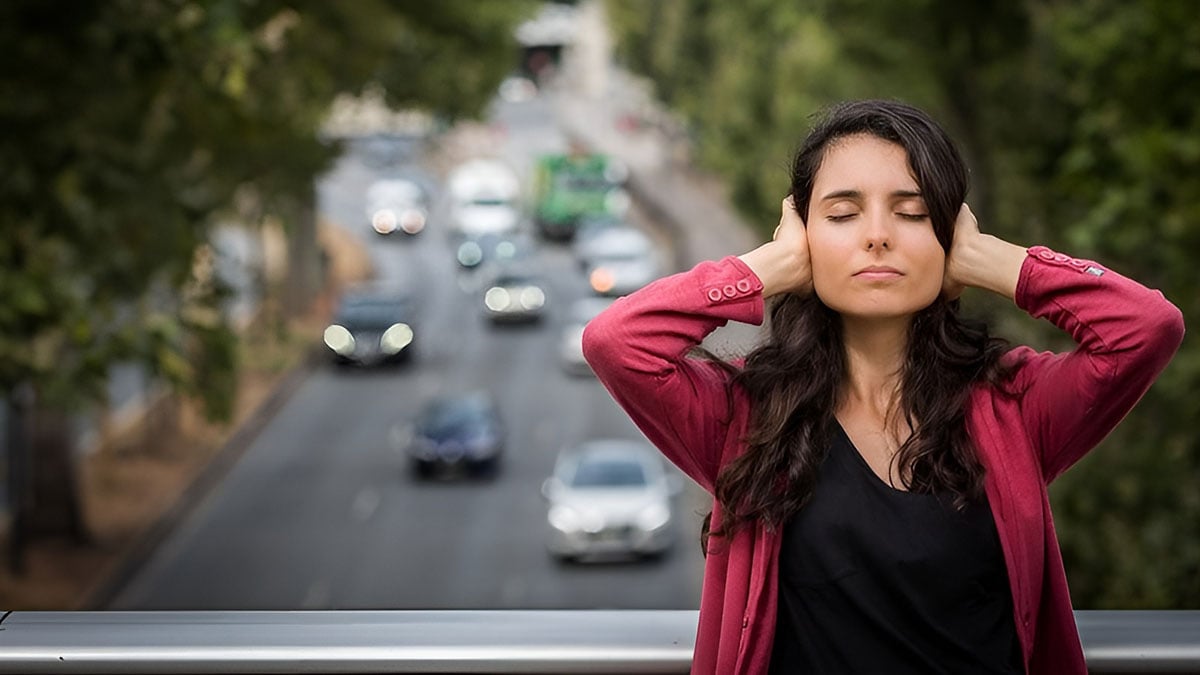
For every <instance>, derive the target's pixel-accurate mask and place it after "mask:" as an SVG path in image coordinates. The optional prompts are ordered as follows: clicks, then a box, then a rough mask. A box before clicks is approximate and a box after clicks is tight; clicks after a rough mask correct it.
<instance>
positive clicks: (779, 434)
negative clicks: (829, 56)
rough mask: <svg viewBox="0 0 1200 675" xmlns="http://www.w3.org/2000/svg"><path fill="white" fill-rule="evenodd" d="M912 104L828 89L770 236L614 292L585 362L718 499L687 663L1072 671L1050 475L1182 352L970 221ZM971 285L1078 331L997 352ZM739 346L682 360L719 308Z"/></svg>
mask: <svg viewBox="0 0 1200 675" xmlns="http://www.w3.org/2000/svg"><path fill="white" fill-rule="evenodd" d="M966 192H967V170H966V168H965V166H964V163H963V161H962V159H961V157H960V156H959V154H958V152H957V150H956V149H955V148H954V145H953V142H952V141H951V140H950V139H949V138H948V136H947V135H946V134H945V132H944V131H943V130H942V129H941V128H940V127H938V125H937V124H936V123H935V122H933V121H932V120H931V119H930V118H929V117H928V116H927V115H925V114H924V113H923V112H921V111H919V110H917V109H915V108H912V107H911V106H907V105H904V104H901V103H896V102H888V101H859V102H853V103H848V104H843V105H841V106H838V107H836V108H834V109H833V110H832V111H831V112H830V113H829V114H828V115H827V117H826V118H825V119H824V121H823V122H821V123H820V124H819V125H818V126H817V127H816V128H815V129H814V130H813V131H812V132H811V133H810V135H809V136H808V138H807V139H806V141H805V143H804V144H803V146H802V147H801V149H800V150H799V152H798V153H797V156H796V159H795V162H794V167H793V175H792V190H791V195H790V197H789V198H788V199H787V200H785V201H784V204H783V216H782V218H781V219H780V223H779V226H778V228H776V230H775V236H774V237H773V240H772V241H770V242H768V243H766V244H764V245H762V246H760V247H759V248H757V249H755V250H753V251H750V252H748V253H746V254H744V255H741V256H739V257H732V256H731V257H727V258H725V259H723V260H720V261H715V262H705V263H701V264H700V265H697V266H696V267H695V268H694V269H692V270H691V271H688V272H684V273H681V274H677V275H674V276H671V277H668V278H665V279H661V280H659V281H657V282H655V283H653V284H651V285H650V286H647V287H646V288H644V289H642V290H641V291H638V292H637V293H634V294H632V295H630V296H628V297H625V298H622V299H620V300H618V301H617V302H616V303H614V304H613V305H612V307H611V308H610V309H608V310H607V311H606V312H605V313H603V314H602V315H600V316H599V317H598V318H597V319H595V320H593V321H592V322H591V324H590V325H589V326H588V328H587V330H586V332H585V335H584V352H585V355H586V357H587V360H588V362H589V364H590V365H591V366H592V368H593V369H594V370H595V371H596V373H597V375H598V376H599V377H600V379H601V381H602V382H603V383H604V385H605V386H606V387H607V388H608V390H609V391H610V392H611V393H612V395H613V397H614V398H615V399H616V400H617V402H618V403H620V404H621V406H622V407H624V409H625V410H626V411H627V412H628V413H629V415H630V416H631V417H632V418H633V420H634V421H635V422H636V423H637V425H638V426H639V428H641V429H642V431H643V432H644V433H645V434H646V436H647V437H648V438H649V439H650V440H651V441H653V442H654V443H655V445H657V446H658V447H659V449H660V450H661V451H662V452H663V453H664V454H665V455H666V456H667V457H668V458H669V459H670V460H671V461H672V462H674V463H675V464H676V465H677V466H679V467H680V468H681V469H682V470H683V471H684V472H685V473H687V474H688V475H689V476H690V477H692V478H693V479H694V480H695V481H696V482H698V483H699V484H700V485H701V486H702V487H704V488H705V489H707V490H708V491H710V492H711V493H713V494H714V495H715V497H716V498H715V500H714V504H713V510H712V513H711V514H710V521H709V523H708V525H709V527H710V528H711V529H710V530H709V532H708V533H707V534H708V535H709V536H707V537H706V541H705V548H706V555H707V559H706V562H705V576H704V586H703V591H702V595H701V602H700V625H699V629H698V634H697V639H696V649H695V655H694V660H693V671H694V672H700V673H709V672H716V673H722V674H724V673H763V672H780V673H784V672H813V673H821V672H827V673H851V672H886V673H904V672H912V673H937V672H944V673H959V672H969V673H1022V672H1029V673H1048V674H1049V673H1053V674H1055V675H1059V674H1063V673H1084V672H1086V668H1085V663H1084V659H1083V652H1082V648H1081V646H1080V643H1079V636H1078V633H1077V632H1076V629H1075V623H1074V618H1073V615H1072V612H1071V604H1070V598H1069V596H1068V592H1067V584H1066V577H1065V574H1064V571H1063V564H1062V558H1061V555H1060V552H1059V549H1058V544H1057V541H1056V539H1055V535H1054V528H1053V523H1052V521H1051V517H1050V508H1049V501H1048V498H1047V491H1046V486H1047V484H1048V483H1049V482H1050V481H1051V480H1053V479H1054V478H1055V477H1057V476H1058V475H1059V474H1060V473H1062V472H1063V471H1064V470H1065V469H1067V468H1068V467H1069V466H1071V465H1072V464H1073V463H1074V462H1075V461H1077V460H1078V459H1079V458H1080V457H1081V456H1083V455H1084V454H1085V453H1086V452H1087V451H1088V450H1089V449H1091V448H1092V447H1093V446H1095V445H1096V444H1097V443H1098V442H1099V441H1100V440H1101V439H1103V438H1104V436H1105V435H1107V434H1108V432H1109V431H1111V430H1112V428H1113V427H1114V426H1115V425H1116V424H1117V423H1118V422H1119V421H1120V420H1121V418H1122V417H1123V416H1124V415H1125V414H1126V413H1127V412H1128V411H1129V410H1130V409H1131V408H1132V407H1133V405H1134V404H1135V403H1136V402H1137V401H1138V399H1139V398H1140V397H1141V396H1142V394H1144V393H1145V391H1146V389H1147V388H1148V387H1149V386H1150V384H1151V383H1152V382H1153V380H1154V378H1155V377H1156V376H1157V375H1158V373H1159V372H1160V371H1161V370H1162V369H1163V367H1164V366H1165V365H1166V363H1167V361H1168V360H1169V359H1170V357H1171V356H1172V354H1174V352H1175V350H1176V349H1177V348H1178V346H1179V343H1180V341H1181V339H1182V335H1183V323H1182V318H1181V315H1180V312H1179V310H1178V309H1177V308H1175V307H1174V306H1173V305H1172V304H1170V303H1169V302H1168V301H1167V300H1165V299H1164V298H1163V296H1162V294H1161V293H1159V292H1157V291H1154V290H1150V289H1147V288H1145V287H1143V286H1141V285H1139V284H1137V283H1135V282H1133V281H1131V280H1129V279H1127V278H1125V277H1122V276H1120V275H1119V274H1117V273H1115V272H1113V271H1111V270H1109V269H1107V268H1104V267H1102V266H1101V265H1099V264H1097V263H1094V262H1091V261H1087V260H1077V259H1074V258H1070V257H1067V256H1065V255H1062V254H1058V253H1055V252H1053V251H1050V250H1048V249H1046V248H1045V247H1041V246H1035V247H1033V248H1029V249H1025V248H1022V247H1019V246H1016V245H1013V244H1010V243H1008V242H1005V241H1002V240H1000V239H998V238H996V237H994V236H990V235H986V234H982V233H980V231H979V229H978V227H977V224H976V221H975V218H974V216H973V215H972V214H971V211H970V209H969V208H968V207H967V206H966V204H965V203H964V202H963V200H964V197H965V196H966ZM967 286H974V287H977V288H984V289H987V290H989V291H992V292H994V293H998V294H1000V295H1003V296H1005V297H1008V298H1010V299H1012V300H1013V301H1014V302H1016V304H1017V306H1019V307H1021V308H1022V309H1024V310H1025V311H1027V312H1029V314H1031V315H1032V316H1034V317H1037V318H1045V319H1048V320H1050V321H1051V322H1053V323H1054V324H1055V325H1057V326H1059V327H1060V328H1062V329H1064V330H1066V331H1067V332H1069V333H1070V334H1071V335H1072V336H1073V337H1074V339H1075V341H1076V342H1077V343H1078V346H1077V347H1076V349H1075V350H1074V351H1072V352H1070V353H1069V354H1052V353H1036V352H1034V351H1033V350H1032V349H1030V348H1028V347H1019V348H1016V349H1011V350H1010V349H1008V348H1007V347H1006V346H1005V344H1004V343H1003V342H1002V341H1000V340H998V339H996V338H994V337H991V336H989V335H988V333H987V330H986V327H984V326H982V325H977V324H975V323H973V322H968V321H965V320H964V319H962V318H960V317H959V315H958V304H959V303H958V300H957V298H958V296H959V294H960V293H961V291H962V289H963V288H964V287H967ZM767 299H770V300H771V305H770V322H769V325H770V329H769V331H768V333H767V335H766V339H765V341H764V343H763V344H762V345H761V346H760V347H758V348H757V349H755V350H754V351H753V352H751V353H750V354H749V355H748V356H747V357H746V359H745V361H744V362H743V363H739V364H732V365H731V364H725V363H721V362H718V361H717V360H715V359H711V358H705V359H702V358H692V357H690V356H689V354H690V353H691V352H692V351H693V350H694V349H695V348H696V346H697V345H699V344H700V341H701V340H702V339H703V338H704V336H705V335H707V334H708V333H710V332H711V331H713V330H715V329H716V328H718V327H720V326H722V325H724V324H725V323H726V322H727V321H730V320H734V321H741V322H746V323H752V324H759V323H762V321H763V318H764V301H765V300H767Z"/></svg>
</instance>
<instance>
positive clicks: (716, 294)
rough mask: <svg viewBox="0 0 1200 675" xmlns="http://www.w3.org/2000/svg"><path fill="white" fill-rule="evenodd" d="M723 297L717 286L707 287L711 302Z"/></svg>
mask: <svg viewBox="0 0 1200 675" xmlns="http://www.w3.org/2000/svg"><path fill="white" fill-rule="evenodd" d="M723 297H724V296H723V295H722V294H721V289H719V288H710V289H708V299H709V300H711V301H712V302H720V301H721V298H723Z"/></svg>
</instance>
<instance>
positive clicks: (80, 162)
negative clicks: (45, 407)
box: [0, 0, 531, 414]
mask: <svg viewBox="0 0 1200 675" xmlns="http://www.w3.org/2000/svg"><path fill="white" fill-rule="evenodd" d="M530 8H531V3H529V2H523V1H521V0H507V1H503V2H488V3H474V2H470V1H469V0H455V1H450V2H439V3H433V4H430V3H410V2H400V1H392V2H389V1H386V0H356V1H355V2H319V1H317V0H295V1H286V0H196V1H189V0H111V1H109V0H104V1H101V0H80V1H79V2H70V3H45V2H39V1H38V0H11V1H10V2H5V3H3V4H2V6H0V44H3V45H4V46H3V47H2V48H0V49H3V50H4V53H5V58H4V59H2V60H0V125H2V126H3V127H4V129H5V134H4V137H3V139H2V140H0V167H2V168H3V174H4V176H5V179H4V181H0V230H2V236H0V288H3V289H4V291H3V300H2V301H0V390H2V391H5V392H7V391H9V390H11V389H12V387H13V386H15V385H16V384H18V383H22V382H30V383H32V384H34V385H35V387H36V388H37V390H38V392H39V395H40V396H41V398H42V399H43V400H44V401H49V402H52V403H53V404H54V405H74V404H78V403H81V402H86V401H90V400H95V399H97V398H99V397H100V396H101V395H102V391H103V383H104V380H105V377H106V375H107V369H108V367H109V365H110V364H111V363H113V362H115V361H118V360H140V361H143V362H145V363H147V364H149V365H150V366H151V369H152V371H153V372H154V373H156V374H157V375H159V376H161V377H164V378H165V379H167V380H168V381H170V382H173V383H175V384H176V385H178V386H181V387H184V388H185V389H189V390H191V391H195V392H198V393H202V394H205V395H206V399H207V400H208V401H209V402H210V404H211V406H210V410H211V411H212V412H214V413H216V414H221V413H224V412H227V410H223V409H222V405H221V404H222V402H224V401H229V400H231V397H230V396H229V392H228V391H227V389H228V384H229V383H230V382H231V379H230V378H229V377H228V376H227V375H228V373H229V372H230V370H231V369H232V368H233V367H234V365H235V364H234V362H233V359H232V355H233V350H232V343H231V336H230V333H229V331H228V329H227V328H226V326H225V325H224V322H223V320H222V319H221V316H220V314H219V312H217V310H216V308H217V306H218V302H219V300H220V298H221V297H222V294H223V292H224V291H223V289H222V288H220V287H219V286H218V285H217V284H216V283H214V282H213V280H211V279H203V278H198V277H197V275H196V271H197V269H198V267H202V266H198V265H197V260H196V252H197V250H198V249H199V248H200V247H201V246H202V245H203V244H204V242H205V241H206V239H207V232H208V229H209V227H210V226H211V225H212V224H213V223H214V221H216V220H217V219H219V218H222V217H227V216H229V215H230V214H234V213H235V212H237V215H240V216H242V217H243V219H245V218H249V219H250V220H251V221H253V220H254V219H256V218H261V217H264V216H265V215H267V214H273V215H276V216H278V217H281V218H282V220H283V221H284V222H285V223H288V222H294V221H295V219H296V218H299V217H301V216H302V214H303V213H304V208H305V207H306V206H308V205H309V204H308V202H309V201H311V192H312V184H313V181H314V178H315V176H316V175H317V173H318V172H320V171H321V170H322V169H323V168H324V167H325V166H326V164H327V163H328V161H329V160H330V159H331V157H332V156H333V154H334V152H335V151H336V149H335V148H334V147H332V146H330V145H329V144H324V143H321V142H320V141H318V139H317V130H318V127H319V125H320V123H321V120H322V118H323V116H324V115H325V113H326V110H327V109H328V106H329V104H330V103H331V101H332V99H333V98H334V96H335V95H337V94H338V93H342V92H346V93H357V92H360V91H361V90H362V89H363V88H364V87H366V86H368V85H371V84H374V85H377V86H382V88H383V90H384V91H385V92H386V94H387V100H388V101H389V102H390V103H393V104H396V105H398V106H404V107H420V108H424V109H426V110H428V111H430V112H433V113H437V114H440V115H444V116H448V117H456V116H464V115H472V114H475V113H476V112H478V111H479V110H480V109H481V108H482V106H483V105H484V104H485V102H486V101H487V100H488V99H489V98H490V96H491V94H492V92H493V91H494V88H495V86H496V84H497V83H498V82H499V80H500V78H501V77H502V76H503V75H504V74H505V72H506V71H507V70H508V69H509V68H510V67H511V64H513V63H514V62H515V59H516V51H515V50H516V47H515V45H514V44H513V40H512V28H513V26H514V24H515V22H516V21H517V20H519V19H521V18H522V17H523V16H524V14H525V13H526V12H527V11H528V10H529V9H530ZM247 211H249V212H247Z"/></svg>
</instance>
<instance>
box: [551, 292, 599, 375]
mask: <svg viewBox="0 0 1200 675" xmlns="http://www.w3.org/2000/svg"><path fill="white" fill-rule="evenodd" d="M612 303H613V298H597V297H591V298H582V299H580V300H576V301H575V302H574V303H572V304H571V307H570V309H569V310H567V321H566V323H565V324H564V325H563V329H562V336H561V337H560V338H559V347H558V353H559V355H560V356H561V357H562V366H563V370H565V371H567V373H569V374H571V375H592V374H593V373H592V368H591V366H589V365H588V363H587V361H586V360H584V358H583V329H584V327H586V326H587V324H588V322H589V321H591V320H592V319H594V318H596V316H597V315H598V314H600V312H603V311H604V310H606V309H608V307H609V306H610V305H612Z"/></svg>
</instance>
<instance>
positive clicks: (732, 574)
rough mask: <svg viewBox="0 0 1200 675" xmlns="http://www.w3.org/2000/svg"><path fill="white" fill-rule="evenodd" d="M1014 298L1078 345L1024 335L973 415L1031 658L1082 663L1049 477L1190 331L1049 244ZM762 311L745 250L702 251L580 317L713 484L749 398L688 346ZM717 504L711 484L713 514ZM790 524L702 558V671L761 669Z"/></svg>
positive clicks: (619, 397)
mask: <svg viewBox="0 0 1200 675" xmlns="http://www.w3.org/2000/svg"><path fill="white" fill-rule="evenodd" d="M1016 302H1017V305H1018V306H1019V307H1021V308H1022V309H1024V310H1025V311H1027V312H1029V313H1030V314H1031V315H1032V316H1034V317H1038V318H1045V319H1048V320H1050V321H1051V322H1053V323H1054V324H1055V325H1056V326H1058V327H1059V328H1062V329H1063V330H1065V331H1067V332H1068V333H1070V334H1071V336H1072V337H1073V338H1074V339H1075V342H1076V343H1078V347H1077V348H1076V349H1075V350H1074V351H1072V352H1070V353H1067V354H1054V353H1049V352H1043V353H1037V352H1034V350H1032V349H1030V348H1028V347H1018V348H1016V349H1014V350H1012V351H1011V352H1010V353H1009V354H1008V355H1007V356H1006V357H1005V358H1008V359H1011V360H1012V361H1013V362H1014V363H1019V364H1021V365H1020V367H1019V369H1018V371H1017V374H1016V376H1015V377H1014V378H1013V380H1012V382H1011V383H1010V384H1009V385H1008V386H1007V387H1006V389H1008V390H1010V391H1007V392H1005V393H1003V394H1002V393H1000V392H997V391H995V390H993V389H992V388H989V387H985V386H980V387H977V388H976V389H975V390H974V391H973V392H972V394H971V397H970V399H969V402H968V404H967V405H968V411H967V420H968V422H967V423H968V429H969V432H970V434H971V437H972V438H973V439H974V440H975V443H976V445H977V447H978V449H979V452H980V453H981V456H982V461H983V463H984V466H985V467H986V469H987V478H986V489H987V494H988V499H989V501H990V504H991V509H992V515H993V517H994V518H995V520H996V527H997V529H998V530H999V533H1000V540H1001V545H1002V547H1003V550H1004V557H1005V561H1006V562H1007V565H1008V571H1009V584H1010V586H1011V589H1012V597H1013V608H1014V612H1015V617H1014V618H1015V622H1016V628H1017V634H1018V636H1019V638H1020V641H1021V646H1022V648H1023V650H1024V657H1025V663H1026V669H1027V671H1028V672H1029V673H1035V674H1039V675H1040V674H1046V675H1064V674H1067V675H1069V674H1072V673H1086V670H1087V669H1086V665H1085V663H1084V658H1083V649H1082V647H1081V645H1080V642H1079V634H1078V632H1077V631H1076V627H1075V619H1074V615H1073V613H1072V611H1071V599H1070V596H1069V595H1068V591H1067V579H1066V574H1065V572H1064V570H1063V562H1062V556H1061V554H1060V552H1059V548H1058V541H1057V539H1056V537H1055V534H1054V524H1053V521H1052V520H1051V516H1050V503H1049V498H1048V494H1047V490H1046V486H1047V484H1048V483H1049V482H1050V481H1052V480H1053V479H1054V478H1056V477H1057V476H1058V475H1059V474H1061V473H1062V472H1063V471H1064V470H1066V469H1067V468H1068V467H1070V466H1071V465H1072V464H1074V463H1075V462H1076V461H1077V460H1079V458H1080V457H1082V456H1083V455H1084V454H1085V453H1086V452H1087V451H1088V450H1090V449H1091V448H1092V447H1094V446H1095V445H1096V444H1097V443H1099V442H1100V441H1101V439H1103V438H1104V437H1105V436H1106V435H1107V434H1108V432H1109V431H1111V430H1112V429H1113V427H1115V426H1116V425H1117V423H1119V422H1120V421H1121V419H1122V418H1123V417H1124V416H1125V414H1126V413H1128V412H1129V410H1130V409H1131V408H1132V407H1133V406H1134V404H1135V403H1137V401H1138V399H1140V398H1141V397H1142V395H1143V394H1144V393H1145V392H1146V390H1147V389H1148V388H1149V387H1150V384H1151V383H1152V382H1153V381H1154V379H1155V377H1157V375H1158V373H1159V372H1160V371H1161V370H1162V369H1163V368H1164V367H1165V366H1166V364H1167V362H1168V361H1169V360H1170V358H1171V356H1172V355H1173V354H1174V353H1175V351H1176V350H1177V349H1178V347H1179V344H1180V341H1181V340H1182V338H1183V318H1182V315H1181V314H1180V312H1179V310H1178V309H1177V308H1176V307H1175V306H1174V305H1172V304H1171V303H1170V302H1168V301H1167V300H1166V299H1165V298H1164V297H1163V295H1162V293H1160V292H1158V291H1154V290H1150V289H1147V288H1145V287H1144V286H1141V285H1140V284H1138V283H1136V282H1134V281H1131V280H1129V279H1127V278H1125V277H1123V276H1121V275H1119V274H1117V273H1115V272H1113V271H1111V270H1108V269H1106V268H1103V267H1101V266H1100V265H1098V264H1096V263H1094V262H1091V261H1087V260H1076V259H1073V258H1069V257H1067V256H1065V255H1061V254H1058V253H1055V252H1053V251H1050V250H1049V249H1047V248H1045V247H1041V246H1036V247H1033V248H1030V249H1029V251H1028V257H1027V258H1026V260H1025V263H1024V264H1023V265H1022V268H1021V275H1020V280H1019V282H1018V284H1017V293H1016ZM731 320H733V321H741V322H744V323H751V324H761V323H762V320H763V297H762V283H761V282H760V281H759V279H758V277H756V276H755V275H754V273H753V272H752V271H751V270H750V269H749V268H748V267H747V266H746V265H745V264H744V263H742V262H741V261H740V260H739V259H737V258H735V257H727V258H725V259H723V260H721V261H717V262H704V263H700V264H699V265H697V266H696V267H695V268H693V269H692V270H690V271H688V272H683V273H680V274H676V275H674V276H671V277H667V278H665V279H660V280H658V281H656V282H654V283H653V284H651V285H649V286H647V287H646V288H644V289H642V290H640V291H638V292H636V293H633V294H632V295H629V296H627V297H624V298H621V299H620V300H618V301H617V302H616V303H614V304H613V305H612V307H610V308H609V309H608V310H606V311H605V312H604V313H603V314H601V315H600V316H599V317H597V318H596V319H594V320H593V321H592V322H591V323H590V324H589V325H588V327H587V329H586V331H585V333H584V342H583V344H584V354H585V355H586V357H587V360H588V363H589V364H591V366H592V368H593V369H594V370H595V371H596V374H597V375H598V376H599V378H600V380H601V382H603V383H604V386H605V387H607V388H608V390H609V392H610V393H611V394H612V396H613V398H615V399H616V401H617V402H618V403H619V404H620V405H621V406H622V407H623V408H624V409H625V410H626V412H627V413H628V414H629V416H630V417H631V418H632V419H633V421H634V422H635V423H636V424H637V425H638V427H639V428H640V429H641V430H642V432H643V433H645V434H646V437H647V438H649V439H650V440H651V441H652V442H653V443H654V444H655V445H656V446H658V448H659V449H660V450H661V451H662V452H663V454H664V455H666V457H667V458H668V459H670V460H671V461H672V462H673V463H675V464H676V465H677V466H678V467H679V468H680V469H681V470H683V472H684V473H686V474H687V475H688V476H690V477H691V478H692V479H693V480H695V481H696V482H697V483H699V484H700V486H701V487H703V488H704V489H706V490H708V491H709V493H712V491H713V485H714V482H715V481H716V477H717V474H718V472H719V471H720V470H721V468H722V467H723V466H725V464H726V463H728V462H729V461H730V460H731V459H733V458H734V457H735V456H737V455H738V454H739V453H741V452H743V450H744V446H743V444H742V443H741V441H740V439H741V438H742V436H743V434H744V432H745V430H746V425H747V422H748V419H749V401H748V397H747V396H746V394H745V392H744V391H743V390H741V389H738V390H735V391H734V401H733V409H732V410H733V414H732V416H729V414H728V413H729V409H728V407H727V405H728V400H727V394H726V379H727V375H726V373H725V372H724V371H722V370H721V369H719V368H718V367H717V366H716V365H714V364H712V363H708V362H706V361H703V360H700V359H693V358H687V357H686V354H687V353H688V351H689V350H690V349H691V348H692V347H693V346H695V345H697V344H699V343H700V341H701V340H702V339H703V338H704V336H705V335H707V334H708V333H710V332H712V331H713V330H715V329H716V328H718V327H720V326H722V325H724V324H725V323H726V322H727V321H731ZM720 518H721V508H720V505H719V504H717V503H716V502H715V500H714V504H713V523H712V524H713V527H714V528H715V527H716V526H717V525H718V524H719V523H720ZM779 542H780V537H779V533H778V531H768V530H766V528H764V527H762V526H758V527H755V528H747V529H744V530H742V531H741V532H739V533H738V534H737V535H736V536H735V537H734V538H733V540H732V541H728V542H724V544H725V545H718V546H717V547H715V549H714V550H713V551H712V552H710V553H709V555H708V558H707V560H706V562H705V569H704V585H703V588H702V591H701V599H700V621H699V627H698V630H697V635H696V648H695V653H694V656H693V661H692V671H693V672H695V673H721V674H722V675H724V674H727V673H763V672H766V670H767V666H768V664H769V662H770V658H771V642H772V639H773V637H774V632H775V605H776V600H777V594H778V590H777V588H776V578H777V563H778V551H779Z"/></svg>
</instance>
